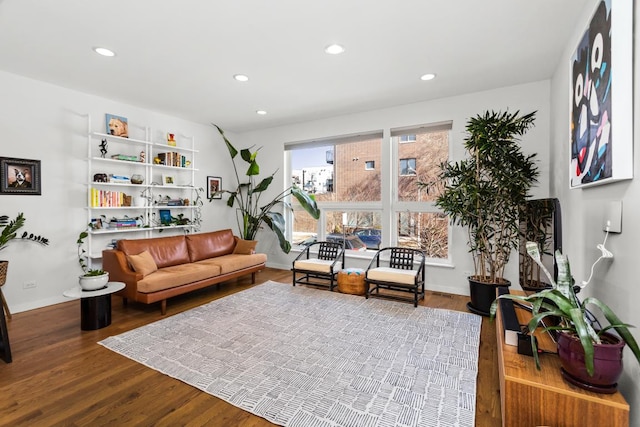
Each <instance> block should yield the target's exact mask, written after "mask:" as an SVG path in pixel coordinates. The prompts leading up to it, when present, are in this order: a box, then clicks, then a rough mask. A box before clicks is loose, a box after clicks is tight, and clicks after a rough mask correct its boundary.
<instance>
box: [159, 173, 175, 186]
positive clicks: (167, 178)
mask: <svg viewBox="0 0 640 427" xmlns="http://www.w3.org/2000/svg"><path fill="white" fill-rule="evenodd" d="M162 185H176V177H175V176H173V175H168V174H164V173H163V174H162Z"/></svg>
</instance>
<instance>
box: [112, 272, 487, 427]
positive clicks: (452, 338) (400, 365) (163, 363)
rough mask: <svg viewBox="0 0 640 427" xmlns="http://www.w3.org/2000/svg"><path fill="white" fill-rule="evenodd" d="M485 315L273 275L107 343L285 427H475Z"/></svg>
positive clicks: (159, 369) (121, 351) (133, 357)
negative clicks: (293, 283)
mask: <svg viewBox="0 0 640 427" xmlns="http://www.w3.org/2000/svg"><path fill="white" fill-rule="evenodd" d="M481 322H482V320H481V317H480V316H477V315H475V314H471V313H463V312H456V311H450V310H443V309H435V308H428V307H417V308H414V307H413V304H409V303H404V302H396V301H388V300H381V299H374V298H371V299H368V300H367V299H365V298H364V297H359V296H353V295H345V294H340V293H338V292H329V291H326V290H317V289H311V288H307V287H300V286H297V287H293V286H291V285H290V284H283V283H276V282H266V283H264V284H262V285H259V286H255V287H253V288H251V289H248V290H245V291H242V292H238V293H235V294H233V295H230V296H227V297H225V298H221V299H218V300H215V301H212V302H210V303H208V304H205V305H203V306H201V307H198V308H195V309H192V310H189V311H186V312H183V313H180V314H177V315H175V316H171V317H168V318H166V319H163V320H160V321H157V322H155V323H152V324H149V325H146V326H143V327H140V328H138V329H134V330H132V331H129V332H126V333H123V334H121V335H117V336H113V337H110V338H107V339H105V340H104V341H102V342H100V344H102V345H103V346H105V347H107V348H109V349H111V350H113V351H115V352H118V353H120V354H122V355H124V356H126V357H129V358H131V359H133V360H135V361H137V362H139V363H142V364H144V365H146V366H148V367H150V368H153V369H155V370H157V371H160V372H162V373H164V374H166V375H169V376H171V377H174V378H177V379H179V380H181V381H184V382H185V383H187V384H190V385H192V386H193V387H196V388H198V389H200V390H202V391H204V392H207V393H209V394H212V395H214V396H217V397H219V398H220V399H223V400H225V401H227V402H229V403H231V404H232V405H235V406H237V407H239V408H242V409H243V410H246V411H248V412H251V413H253V414H256V415H258V416H260V417H263V418H265V419H267V420H268V421H271V422H272V423H275V424H279V425H282V426H292V427H335V426H353V427H356V426H357V427H393V426H430V427H431V426H460V427H464V426H468V427H471V426H473V425H474V420H475V401H476V378H477V370H478V347H479V341H480V327H481Z"/></svg>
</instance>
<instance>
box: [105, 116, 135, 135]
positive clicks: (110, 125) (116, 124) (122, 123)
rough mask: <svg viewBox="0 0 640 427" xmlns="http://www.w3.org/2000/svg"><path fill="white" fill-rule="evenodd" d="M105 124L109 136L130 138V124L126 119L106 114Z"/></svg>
mask: <svg viewBox="0 0 640 427" xmlns="http://www.w3.org/2000/svg"><path fill="white" fill-rule="evenodd" d="M105 124H106V130H107V134H109V135H113V136H119V137H122V138H129V122H128V120H127V118H126V117H121V116H115V115H113V114H106V115H105Z"/></svg>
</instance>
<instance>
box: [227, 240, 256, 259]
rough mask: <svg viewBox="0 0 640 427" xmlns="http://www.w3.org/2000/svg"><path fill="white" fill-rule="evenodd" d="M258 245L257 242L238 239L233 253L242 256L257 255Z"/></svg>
mask: <svg viewBox="0 0 640 427" xmlns="http://www.w3.org/2000/svg"><path fill="white" fill-rule="evenodd" d="M257 244H258V241H257V240H242V239H240V238H238V237H236V247H235V248H233V253H234V254H242V255H251V254H255V253H256V245H257Z"/></svg>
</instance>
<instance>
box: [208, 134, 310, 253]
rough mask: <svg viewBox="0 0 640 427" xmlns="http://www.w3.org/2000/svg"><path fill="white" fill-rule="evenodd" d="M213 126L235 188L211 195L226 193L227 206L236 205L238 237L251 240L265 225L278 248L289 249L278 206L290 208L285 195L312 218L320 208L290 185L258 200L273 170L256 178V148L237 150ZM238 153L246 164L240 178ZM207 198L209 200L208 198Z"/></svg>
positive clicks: (287, 251) (300, 190) (266, 186)
mask: <svg viewBox="0 0 640 427" xmlns="http://www.w3.org/2000/svg"><path fill="white" fill-rule="evenodd" d="M213 126H215V128H216V129H217V130H218V132H219V133H220V136H222V139H223V140H224V143H225V145H226V147H227V151H228V152H229V156H230V157H231V163H232V164H233V170H234V172H235V178H236V184H237V185H236V188H235V189H233V190H223V189H220V190H219V191H218V192H216V194H215V195H218V194H220V193H227V194H229V198H228V199H227V206H229V207H236V209H237V212H238V216H237V220H238V230H239V232H240V236H241V237H242V239H244V240H254V239H255V237H256V234H257V233H258V230H260V228H261V227H262V226H263V225H266V226H268V227H269V228H270V229H271V230H272V231H273V232H274V233H275V234H276V236H277V237H278V242H279V243H280V249H282V251H283V252H285V253H289V251H290V250H291V242H289V241H288V240H287V238H286V235H285V222H284V216H283V215H282V213H281V212H280V210H282V209H292V208H291V205H290V204H289V201H288V200H289V196H293V197H295V199H296V200H297V201H298V202H299V203H300V205H301V206H302V207H303V208H304V210H306V211H307V212H308V213H309V214H310V215H311V216H312V217H313V218H314V219H318V218H319V217H320V210H319V209H318V206H317V204H316V200H315V197H314V196H313V195H312V194H309V193H307V192H306V191H304V190H303V189H301V188H299V187H297V186H295V185H293V186H291V187H288V188H287V189H285V190H284V191H282V192H280V193H278V195H276V197H275V198H273V199H271V200H270V201H268V202H267V203H266V204H264V205H263V204H261V202H260V199H261V197H262V195H263V194H264V192H265V191H266V190H267V189H268V188H269V186H270V185H271V182H272V181H273V177H274V175H275V174H276V172H277V171H276V172H274V173H272V174H271V175H269V176H267V177H266V178H263V179H262V180H260V181H257V176H258V175H259V174H260V166H259V165H258V162H257V160H256V158H257V156H258V151H259V149H257V150H255V151H254V152H251V150H250V149H247V148H245V149H242V150H240V151H239V152H238V150H237V149H236V148H235V147H234V146H233V145H232V144H231V142H229V140H228V139H227V137H226V136H225V135H224V131H223V130H222V129H221V128H220V127H218V126H217V125H215V124H214V125H213ZM238 153H239V154H240V157H241V159H242V160H243V161H244V162H245V163H246V166H247V170H246V172H245V176H246V178H243V180H241V179H240V174H239V173H238V167H237V165H236V157H237V155H238ZM209 201H211V199H210V200H209Z"/></svg>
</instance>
